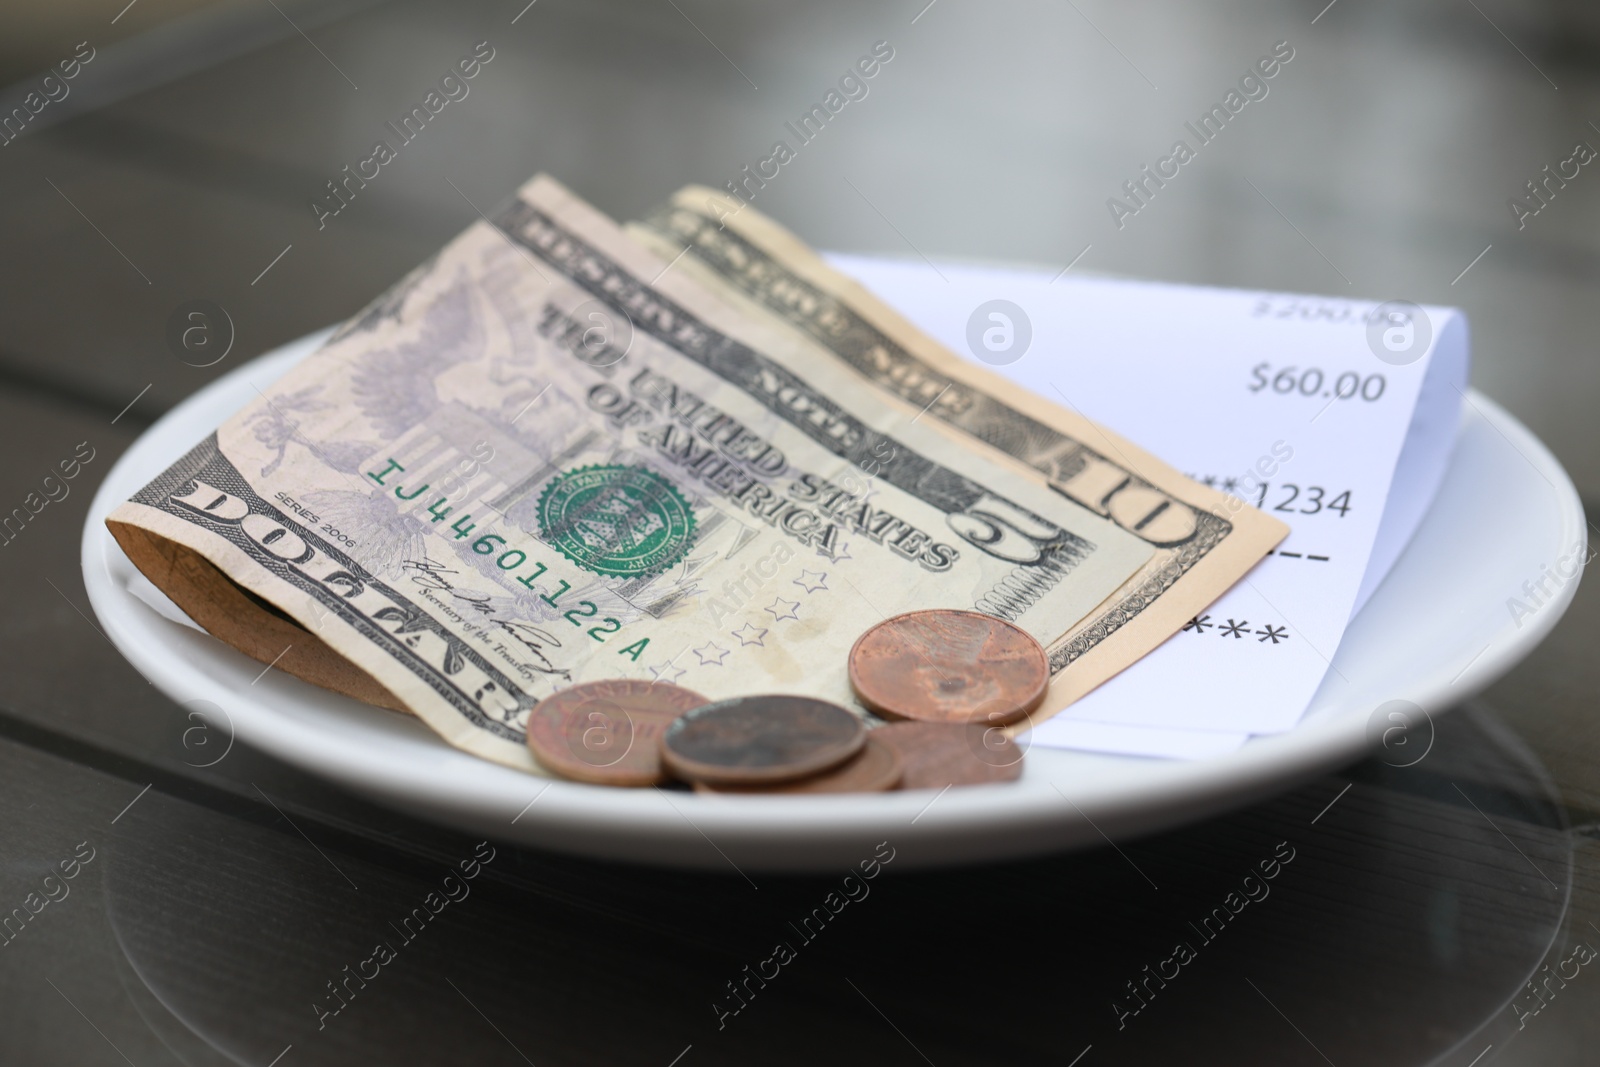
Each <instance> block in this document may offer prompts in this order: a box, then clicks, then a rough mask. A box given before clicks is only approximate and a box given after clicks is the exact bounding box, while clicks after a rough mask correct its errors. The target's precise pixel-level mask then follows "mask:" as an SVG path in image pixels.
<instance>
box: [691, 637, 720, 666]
mask: <svg viewBox="0 0 1600 1067" xmlns="http://www.w3.org/2000/svg"><path fill="white" fill-rule="evenodd" d="M694 654H695V655H696V656H698V657H699V658H700V666H702V667H720V666H722V661H723V660H725V659H727V658H728V650H727V649H725V648H723V647H722V646H721V645H719V644H717V643H716V642H715V641H707V642H706V643H705V644H703V645H701V646H700V647H699V648H697V649H695V650H694Z"/></svg>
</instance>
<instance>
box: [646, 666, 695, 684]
mask: <svg viewBox="0 0 1600 1067" xmlns="http://www.w3.org/2000/svg"><path fill="white" fill-rule="evenodd" d="M685 673H686V672H685V671H684V669H683V668H682V667H674V666H673V665H672V661H671V660H668V661H667V662H665V663H659V664H657V665H656V666H654V667H651V668H650V674H651V676H652V677H654V678H655V680H656V681H658V682H666V683H668V684H669V685H670V684H671V683H673V682H676V681H677V680H678V679H679V678H682V677H683V676H684V674H685Z"/></svg>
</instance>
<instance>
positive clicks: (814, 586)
mask: <svg viewBox="0 0 1600 1067" xmlns="http://www.w3.org/2000/svg"><path fill="white" fill-rule="evenodd" d="M813 575H814V576H815V577H813ZM794 584H795V585H798V586H799V587H800V588H801V589H804V590H805V591H806V592H808V593H815V592H816V591H817V590H818V589H826V588H828V572H827V571H805V570H803V571H801V572H800V577H798V578H796V579H795V580H794Z"/></svg>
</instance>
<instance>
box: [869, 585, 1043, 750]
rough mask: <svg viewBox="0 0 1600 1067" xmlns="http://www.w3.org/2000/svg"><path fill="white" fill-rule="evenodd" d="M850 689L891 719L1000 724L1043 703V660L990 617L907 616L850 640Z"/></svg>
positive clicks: (1031, 644)
mask: <svg viewBox="0 0 1600 1067" xmlns="http://www.w3.org/2000/svg"><path fill="white" fill-rule="evenodd" d="M850 685H851V688H853V689H854V690H855V691H856V696H857V697H859V698H860V699H861V702H862V703H863V704H865V705H866V706H867V707H869V708H871V709H872V710H873V711H875V712H877V713H878V714H880V715H884V716H887V717H889V718H892V719H918V720H921V721H923V722H944V723H968V722H977V723H983V724H984V725H986V726H999V725H1003V724H1005V723H1008V722H1015V721H1016V720H1018V719H1020V718H1022V717H1023V716H1024V715H1026V714H1027V713H1028V712H1030V711H1032V710H1033V709H1034V708H1035V707H1037V706H1038V704H1039V702H1040V701H1041V700H1043V699H1044V693H1045V689H1047V688H1048V687H1049V685H1050V661H1049V660H1048V659H1047V658H1046V657H1045V654H1044V649H1043V648H1041V647H1040V646H1039V642H1037V641H1035V640H1034V639H1033V637H1032V636H1030V635H1029V634H1028V633H1027V632H1025V631H1023V630H1021V629H1019V628H1017V627H1015V626H1013V625H1011V624H1010V623H1009V622H1005V621H1003V620H1001V619H997V618H995V617H994V616H992V615H984V614H981V613H979V612H976V611H955V610H945V609H936V610H932V611H912V612H907V613H906V614H904V615H896V616H895V617H894V618H892V619H885V620H884V621H883V622H880V623H878V624H877V625H876V626H874V627H872V628H871V629H870V630H868V631H867V632H866V633H864V634H862V635H861V636H860V637H859V638H857V639H856V643H855V646H854V647H853V648H851V649H850Z"/></svg>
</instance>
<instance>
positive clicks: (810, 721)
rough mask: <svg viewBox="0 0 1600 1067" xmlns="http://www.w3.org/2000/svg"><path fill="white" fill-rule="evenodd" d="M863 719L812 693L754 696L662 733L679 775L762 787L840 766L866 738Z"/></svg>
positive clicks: (665, 758)
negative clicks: (812, 696)
mask: <svg viewBox="0 0 1600 1067" xmlns="http://www.w3.org/2000/svg"><path fill="white" fill-rule="evenodd" d="M866 738H867V731H866V727H865V726H863V725H862V723H861V720H860V719H858V718H856V717H855V716H854V715H852V714H850V712H848V711H846V710H845V709H843V708H841V707H839V705H837V704H829V703H828V702H827V701H825V700H813V699H811V698H810V697H797V696H782V695H769V696H749V697H735V698H734V699H732V700H723V701H719V702H717V703H715V704H707V705H706V706H705V707H702V708H696V709H694V710H693V711H691V712H688V713H687V714H685V715H684V716H683V717H682V718H680V719H679V720H678V721H677V722H675V723H673V724H672V725H671V726H670V727H668V728H667V732H666V733H665V734H663V735H662V737H661V762H662V763H663V764H665V765H666V767H667V770H669V771H670V772H672V773H673V774H675V775H677V776H678V777H679V778H684V779H687V780H689V781H691V782H711V783H714V784H718V785H760V784H765V783H770V782H783V781H789V780H792V779H795V778H805V777H807V776H809V775H813V774H818V773H820V772H822V771H825V770H827V769H828V768H829V767H833V766H837V765H838V764H840V763H843V762H844V761H845V760H847V759H849V758H850V757H851V756H854V755H855V754H856V753H857V752H859V751H860V750H861V746H862V744H863V743H864V742H865V741H866Z"/></svg>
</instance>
